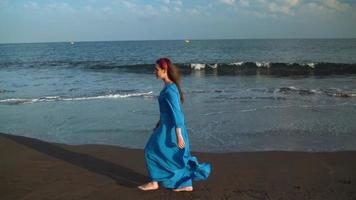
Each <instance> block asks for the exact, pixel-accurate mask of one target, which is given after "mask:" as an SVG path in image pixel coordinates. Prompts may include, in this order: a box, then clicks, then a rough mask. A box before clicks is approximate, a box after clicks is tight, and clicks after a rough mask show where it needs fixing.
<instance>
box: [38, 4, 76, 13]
mask: <svg viewBox="0 0 356 200" xmlns="http://www.w3.org/2000/svg"><path fill="white" fill-rule="evenodd" d="M44 8H45V9H46V10H49V11H53V10H55V11H65V12H75V9H74V8H72V7H71V6H70V5H69V4H67V3H65V2H59V3H58V2H52V3H49V4H47V5H45V6H44Z"/></svg>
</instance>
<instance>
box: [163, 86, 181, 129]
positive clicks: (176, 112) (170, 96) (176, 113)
mask: <svg viewBox="0 0 356 200" xmlns="http://www.w3.org/2000/svg"><path fill="white" fill-rule="evenodd" d="M178 97H179V95H177V93H176V92H174V91H171V90H169V91H167V93H166V98H165V99H166V101H167V104H168V107H169V110H170V111H171V114H172V118H173V122H174V125H175V126H176V128H181V127H182V126H183V125H184V117H183V113H182V111H181V109H180V105H179V99H178Z"/></svg>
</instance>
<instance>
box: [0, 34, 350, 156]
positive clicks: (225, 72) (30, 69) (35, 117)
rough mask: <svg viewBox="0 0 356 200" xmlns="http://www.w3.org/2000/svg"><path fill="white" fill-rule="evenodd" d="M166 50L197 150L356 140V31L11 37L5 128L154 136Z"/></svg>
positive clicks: (140, 139) (67, 139) (313, 148)
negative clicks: (187, 37) (289, 35)
mask: <svg viewBox="0 0 356 200" xmlns="http://www.w3.org/2000/svg"><path fill="white" fill-rule="evenodd" d="M160 57H168V58H170V59H172V61H173V62H174V63H175V64H176V65H177V67H178V68H179V69H180V71H181V73H182V87H183V91H184V94H185V99H186V102H185V103H184V104H183V105H182V110H183V112H184V116H185V125H186V128H187V130H188V134H189V138H190V143H191V144H190V145H191V149H192V150H193V151H203V152H235V151H275V150H282V151H308V152H319V151H344V150H356V123H355V120H356V39H256V40H191V42H190V43H186V42H184V41H182V40H169V41H163V40H162V41H112V42H74V43H70V42H62V43H28V44H0V132H4V133H10V134H15V135H22V136H28V137H34V138H38V139H42V140H45V141H50V142H60V143H66V144H107V145H117V146H121V147H127V148H144V146H145V144H146V142H147V140H148V138H149V136H150V135H151V134H152V129H153V128H154V126H155V124H156V122H157V121H158V119H159V110H158V100H157V96H158V95H159V92H160V90H161V89H162V88H163V86H164V85H163V82H162V81H161V80H158V79H156V78H155V75H154V63H155V60H156V59H158V58H160Z"/></svg>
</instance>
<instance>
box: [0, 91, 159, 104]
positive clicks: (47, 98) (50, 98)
mask: <svg viewBox="0 0 356 200" xmlns="http://www.w3.org/2000/svg"><path fill="white" fill-rule="evenodd" d="M151 96H153V92H152V91H149V92H138V93H130V94H107V95H98V96H79V97H61V96H44V97H38V98H9V99H1V100H0V104H6V105H18V104H31V103H38V102H49V101H84V100H94V99H120V98H129V97H151Z"/></svg>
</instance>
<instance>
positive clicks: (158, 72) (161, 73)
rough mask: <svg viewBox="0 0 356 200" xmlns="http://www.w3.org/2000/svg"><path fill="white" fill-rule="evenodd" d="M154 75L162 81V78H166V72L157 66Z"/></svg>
mask: <svg viewBox="0 0 356 200" xmlns="http://www.w3.org/2000/svg"><path fill="white" fill-rule="evenodd" d="M155 74H156V78H157V79H164V77H165V76H166V71H165V70H164V69H161V68H160V67H159V66H158V64H156V67H155Z"/></svg>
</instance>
